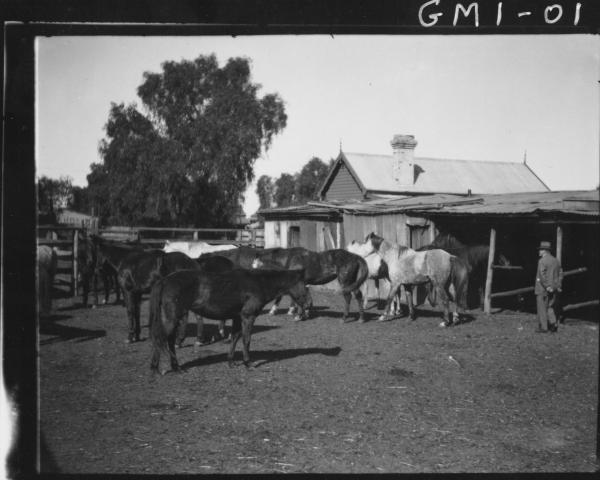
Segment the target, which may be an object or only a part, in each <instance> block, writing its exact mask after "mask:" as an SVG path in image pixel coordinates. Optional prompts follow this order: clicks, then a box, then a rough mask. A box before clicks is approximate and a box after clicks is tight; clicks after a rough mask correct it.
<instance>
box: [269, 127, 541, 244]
mask: <svg viewBox="0 0 600 480" xmlns="http://www.w3.org/2000/svg"><path fill="white" fill-rule="evenodd" d="M390 143H391V147H392V151H391V154H390V155H374V154H368V153H347V152H343V151H340V153H339V155H338V157H337V159H336V161H335V162H334V164H333V166H332V168H331V170H330V171H329V174H328V175H327V177H326V179H325V181H324V182H323V185H322V186H321V188H320V190H319V198H320V200H321V202H309V203H308V204H307V205H302V206H296V207H287V208H271V209H264V210H261V211H260V212H259V215H260V216H261V217H262V218H263V219H264V222H265V247H267V248H269V247H293V246H303V247H306V248H309V249H311V250H317V251H320V250H326V249H330V248H343V247H344V246H345V245H346V244H347V243H348V242H350V241H352V240H363V239H364V238H365V236H366V235H367V234H368V233H370V232H373V231H375V232H379V233H380V234H382V235H383V236H384V237H385V238H388V239H389V240H390V241H393V242H397V243H400V244H403V245H407V246H410V247H412V248H418V247H420V246H423V245H425V244H427V243H430V242H431V240H433V238H434V237H435V235H436V234H437V230H436V227H435V223H434V222H433V221H432V220H431V219H427V218H425V217H421V216H414V215H407V214H405V213H401V212H394V211H393V208H392V209H391V210H389V209H387V210H386V208H385V207H386V206H389V205H386V202H388V201H389V202H393V201H394V200H403V199H408V200H410V199H414V200H417V199H418V198H420V197H426V196H431V195H434V194H435V195H445V196H446V197H444V198H445V200H447V201H449V202H454V201H457V199H458V200H461V198H462V197H465V198H468V197H469V196H472V195H479V194H513V193H517V192H548V191H549V188H548V186H547V185H546V184H545V183H544V182H543V181H542V180H541V179H540V178H539V177H538V176H537V175H536V174H535V173H534V172H533V170H531V168H530V167H529V166H528V165H527V163H526V162H521V163H515V162H487V161H480V160H453V159H445V158H426V157H417V156H415V149H416V146H417V140H416V139H415V138H414V136H413V135H394V137H393V138H392V140H391V142H390ZM441 198H442V197H440V199H441ZM384 210H385V211H384ZM374 212H377V213H374Z"/></svg>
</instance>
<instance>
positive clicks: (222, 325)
mask: <svg viewBox="0 0 600 480" xmlns="http://www.w3.org/2000/svg"><path fill="white" fill-rule="evenodd" d="M219 336H220V337H221V339H222V340H223V343H227V342H230V341H231V334H229V336H227V332H226V331H225V320H219Z"/></svg>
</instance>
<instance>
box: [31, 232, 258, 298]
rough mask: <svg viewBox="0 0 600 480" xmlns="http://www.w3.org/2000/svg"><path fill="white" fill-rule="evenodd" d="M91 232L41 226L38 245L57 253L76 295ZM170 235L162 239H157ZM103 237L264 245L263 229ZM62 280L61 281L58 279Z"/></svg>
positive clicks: (153, 242) (150, 243) (157, 242)
mask: <svg viewBox="0 0 600 480" xmlns="http://www.w3.org/2000/svg"><path fill="white" fill-rule="evenodd" d="M89 232H90V231H89V229H87V228H84V227H76V226H71V225H40V226H38V235H37V236H38V239H37V244H38V245H48V246H51V247H54V248H55V249H56V250H57V254H58V262H59V266H58V269H57V272H56V273H57V274H59V275H61V276H62V275H66V276H68V278H69V280H68V284H69V291H70V294H71V295H72V296H76V295H77V293H78V290H79V282H78V277H79V268H80V265H78V250H79V242H80V241H81V239H80V235H81V237H82V238H85V236H86V235H87V234H88V233H89ZM159 233H166V235H162V238H153V237H152V236H151V235H153V236H154V237H156V236H157V234H159ZM99 234H100V236H102V237H103V238H108V239H113V240H120V241H126V240H129V241H138V242H140V243H142V244H143V245H145V246H149V247H150V246H153V247H158V248H162V246H163V245H164V243H165V241H166V240H171V241H177V240H201V241H205V242H206V243H210V244H213V245H220V244H232V245H237V246H240V245H248V246H253V247H263V246H264V231H263V230H245V229H236V228H161V227H108V228H105V229H102V230H100V231H99ZM57 280H58V281H59V283H60V281H61V279H59V278H57Z"/></svg>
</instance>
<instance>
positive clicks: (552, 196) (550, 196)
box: [342, 190, 600, 216]
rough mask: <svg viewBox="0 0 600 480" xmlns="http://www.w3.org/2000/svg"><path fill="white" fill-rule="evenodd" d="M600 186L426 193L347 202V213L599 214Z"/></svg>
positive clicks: (345, 206) (344, 208) (344, 207)
mask: <svg viewBox="0 0 600 480" xmlns="http://www.w3.org/2000/svg"><path fill="white" fill-rule="evenodd" d="M599 205H600V198H599V192H598V191H597V190H586V191H559V192H527V193H512V194H498V195H473V196H460V195H445V194H438V195H424V196H419V197H403V198H398V199H393V200H389V199H385V200H382V201H377V200H375V201H372V202H369V203H367V202H361V203H350V204H345V205H344V206H343V207H342V208H343V210H344V211H345V212H346V213H360V214H368V213H395V212H409V211H410V212H412V213H428V214H432V213H449V214H452V213H454V214H470V215H477V214H479V215H500V214H517V215H518V214H533V213H539V212H562V213H571V214H577V215H591V216H599V215H600V213H599Z"/></svg>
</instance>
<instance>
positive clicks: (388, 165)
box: [343, 152, 549, 194]
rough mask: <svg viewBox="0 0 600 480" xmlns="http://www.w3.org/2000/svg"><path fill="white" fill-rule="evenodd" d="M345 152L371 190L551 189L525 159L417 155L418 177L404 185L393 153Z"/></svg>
mask: <svg viewBox="0 0 600 480" xmlns="http://www.w3.org/2000/svg"><path fill="white" fill-rule="evenodd" d="M343 155H344V157H345V158H346V160H347V162H348V164H349V165H350V168H351V169H352V170H353V171H354V172H355V173H356V175H357V176H358V177H359V178H360V181H361V182H362V184H363V185H364V187H365V188H366V189H367V190H370V191H380V192H415V193H438V192H445V193H457V194H465V193H467V192H468V191H469V190H471V192H472V193H473V194H494V193H514V192H542V191H543V192H545V191H548V190H549V189H548V187H547V186H546V185H545V184H544V183H543V182H542V181H541V180H540V179H539V178H538V177H537V176H536V175H535V173H533V171H532V170H531V169H530V168H529V167H528V166H527V165H526V164H524V163H512V162H486V161H481V160H453V159H439V158H424V157H415V168H416V180H415V182H414V184H413V185H408V186H403V185H400V184H399V183H398V182H397V181H396V180H395V179H394V175H393V171H392V167H393V161H394V157H393V156H392V155H372V154H366V153H345V152H344V154H343Z"/></svg>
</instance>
